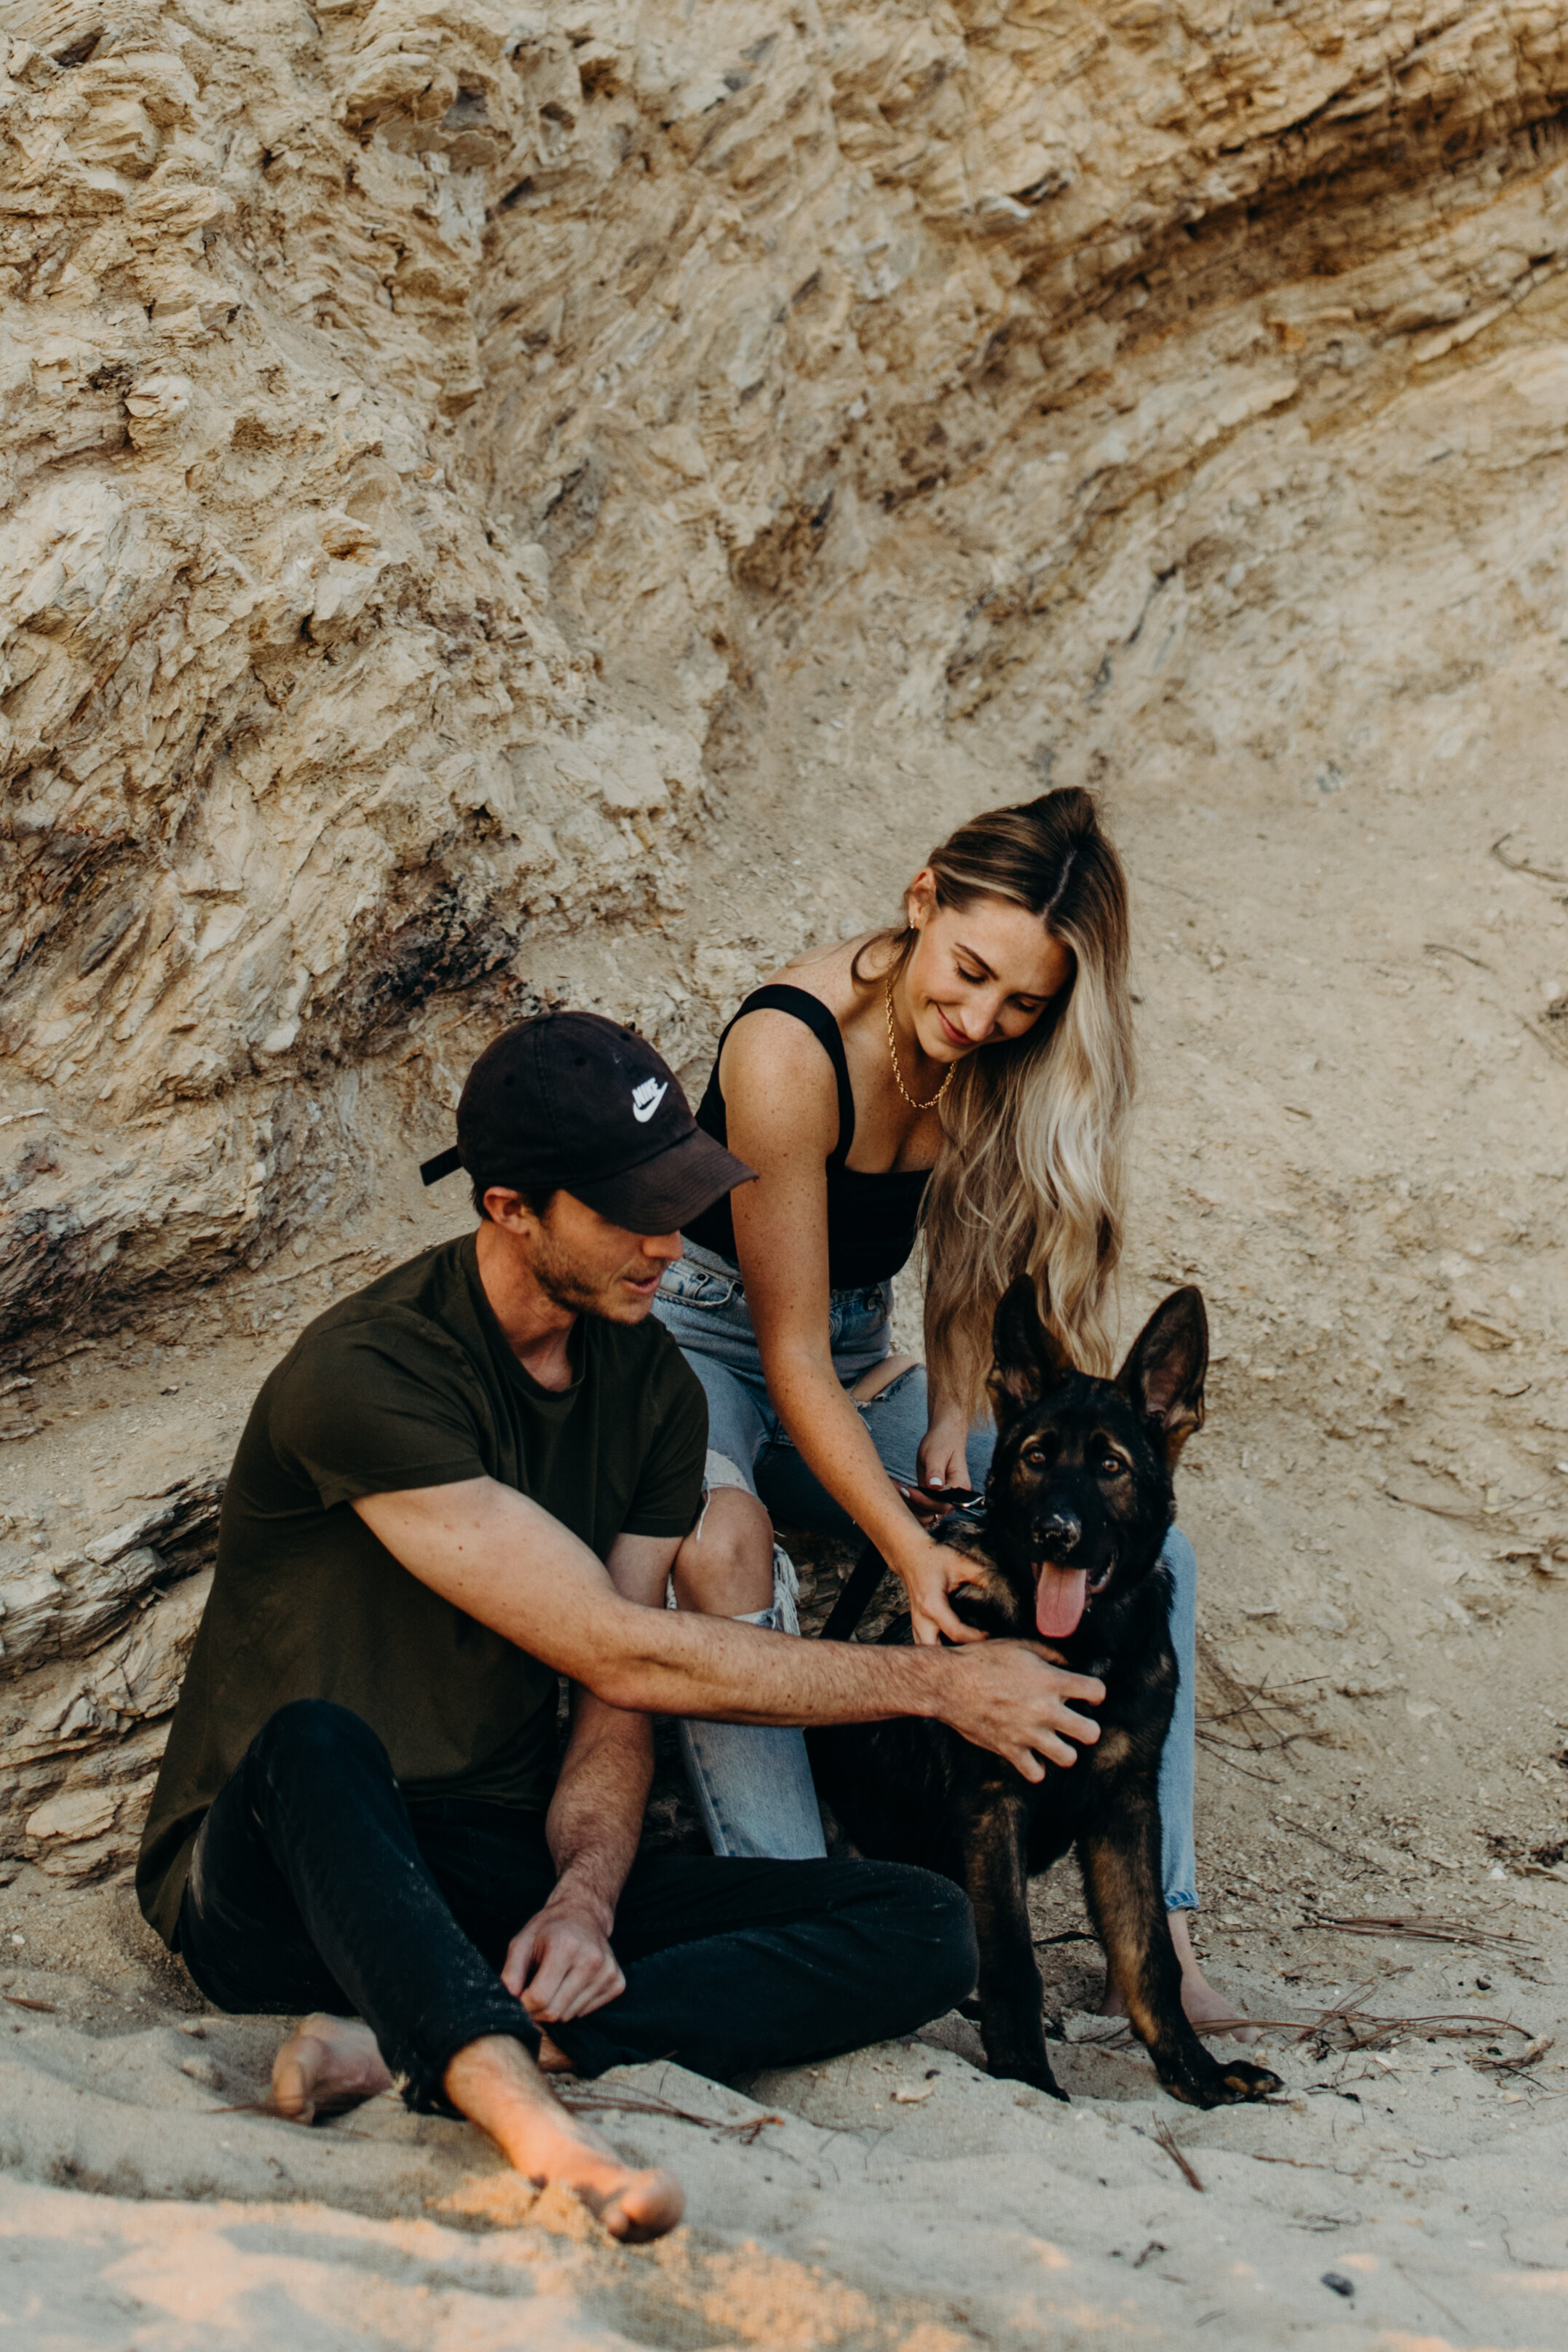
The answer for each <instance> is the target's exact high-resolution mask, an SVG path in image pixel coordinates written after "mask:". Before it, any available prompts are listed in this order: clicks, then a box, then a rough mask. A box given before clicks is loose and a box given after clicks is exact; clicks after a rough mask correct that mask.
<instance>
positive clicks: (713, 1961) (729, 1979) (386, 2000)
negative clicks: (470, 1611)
mask: <svg viewBox="0 0 1568 2352" xmlns="http://www.w3.org/2000/svg"><path fill="white" fill-rule="evenodd" d="M554 1883H555V1871H554V1866H553V1864H552V1861H551V1858H550V1851H549V1848H548V1846H547V1844H546V1843H545V1836H544V1822H543V1820H542V1817H541V1816H540V1815H538V1814H534V1813H521V1812H517V1811H513V1810H512V1809H511V1808H510V1807H508V1806H505V1805H497V1804H489V1803H477V1802H472V1801H461V1800H454V1799H444V1800H443V1799H416V1800H413V1801H410V1800H408V1799H405V1796H404V1794H403V1791H402V1790H400V1789H399V1787H398V1785H397V1782H396V1781H395V1779H394V1778H393V1772H392V1765H391V1762H390V1760H389V1759H388V1757H387V1753H386V1750H385V1748H384V1747H383V1746H382V1744H381V1741H380V1740H379V1739H378V1738H376V1736H375V1734H374V1731H372V1730H371V1728H370V1727H369V1726H368V1725H367V1724H366V1723H364V1722H363V1721H362V1720H361V1718H360V1717H358V1716H357V1715H353V1714H351V1713H350V1711H349V1710H348V1709H347V1708H346V1707H341V1706H333V1705H332V1704H331V1702H330V1701H328V1700H325V1699H300V1700H296V1701H295V1702H294V1704H293V1705H292V1706H285V1707H282V1708H280V1709H279V1712H278V1713H277V1714H276V1715H275V1716H274V1717H272V1719H271V1721H270V1722H269V1723H268V1725H267V1726H266V1727H265V1729H264V1730H262V1731H261V1732H259V1733H258V1736H257V1738H255V1739H254V1740H253V1741H252V1742H251V1745H250V1747H249V1748H247V1751H246V1754H245V1757H244V1759H242V1761H241V1763H240V1764H239V1766H238V1769H237V1770H236V1771H235V1772H234V1773H233V1774H232V1775H231V1776H230V1778H229V1779H228V1780H226V1782H225V1783H224V1786H223V1788H222V1789H221V1790H219V1792H218V1795H217V1798H216V1802H215V1803H214V1805H213V1808H212V1811H210V1812H209V1813H208V1815H207V1817H206V1820H205V1822H204V1823H203V1825H202V1832H201V1835H200V1837H199V1838H198V1839H197V1841H196V1846H195V1854H194V1856H193V1858H192V1863H191V1874H190V1879H189V1882H188V1883H187V1885H186V1888H185V1895H184V1903H183V1905H182V1906H181V1910H180V1934H179V1948H180V1955H181V1958H183V1959H184V1963H185V1966H186V1968H187V1969H189V1970H190V1972H191V1975H192V1976H193V1977H194V1978H195V1982H196V1984H197V1985H198V1986H199V1987H200V1989H201V1990H202V1991H203V1992H204V1993H205V1995H206V1997H207V1999H208V2000H211V2001H212V2002H214V2003H215V2004H216V2007H218V2008H219V2009H227V2010H235V2011H253V2012H254V2011H261V2012H263V2013H264V2014H267V2015H276V2014H282V2013H289V2014H298V2013H300V2012H301V2011H307V2010H316V2009H319V2010H325V2011H328V2012H329V2013H330V2014H332V2015H336V2016H357V2017H363V2019H364V2020H365V2021H366V2022H367V2024H369V2025H370V2026H371V2028H372V2029H373V2031H374V2034H375V2037H376V2040H377V2042H379V2043H380V2045H381V2053H382V2055H383V2057H384V2059H385V2061H386V2063H387V2065H388V2066H389V2067H390V2068H391V2070H392V2072H393V2073H394V2074H399V2075H403V2076H405V2078H406V2088H405V2092H404V2096H405V2099H406V2100H407V2102H408V2104H409V2105H410V2106H412V2107H416V2108H419V2109H423V2110H425V2111H426V2112H430V2111H433V2110H443V2111H444V2110H446V2101H445V2099H444V2097H443V2095H442V2091H441V2084H442V2080H443V2077H444V2076H445V2074H446V2071H447V2065H448V2063H450V2061H451V2060H452V2058H453V2057H454V2056H455V2055H456V2053H458V2051H459V2050H462V2049H464V2048H466V2047H467V2045H468V2043H469V2042H475V2041H478V2040H479V2037H480V2036H481V2035H482V2034H487V2033H507V2034H510V2035H512V2036H513V2037H515V2039H516V2040H518V2041H519V2042H523V2043H525V2044H526V2045H527V2046H528V2047H529V2048H530V2049H536V2048H537V2047H538V2042H539V2035H538V2031H537V2029H536V2028H535V2027H534V2025H533V2024H532V2022H531V2020H530V2019H529V2016H528V2013H527V2011H525V2010H524V2009H523V2008H522V2006H521V2003H520V2002H519V2001H517V2000H514V1999H513V1998H512V1996H511V1994H510V1993H509V1992H508V1990H506V1987H505V1986H504V1985H503V1984H502V1983H501V1982H500V1977H499V1975H498V1974H497V1971H498V1969H500V1966H501V1963H502V1961H503V1959H504V1958H505V1956H506V1948H507V1946H508V1944H509V1943H510V1940H511V1938H512V1937H513V1936H514V1935H515V1934H516V1933H517V1931H518V1929H519V1928H520V1927H521V1926H522V1924H523V1922H524V1920H525V1919H528V1918H530V1917H531V1916H532V1914H533V1913H534V1912H535V1911H537V1910H538V1909H539V1908H540V1907H541V1906H542V1904H543V1902H544V1900H545V1898H546V1896H547V1895H549V1893H550V1890H551V1888H552V1886H553V1885H554ZM613 1941H614V1946H615V1952H616V1958H617V1960H618V1961H619V1962H620V1965H621V1968H622V1970H623V1972H624V1974H625V1976H626V1990H625V1991H624V1992H622V1993H621V1994H620V1995H619V1996H618V1997H617V1998H616V2000H612V2001H609V2002H607V2003H606V2004H605V2007H604V2008H603V2009H597V2010H595V2011H593V2012H592V2014H591V2015H589V2016H587V2017H579V2018H574V2019H573V2021H571V2022H570V2023H569V2024H552V2026H551V2027H550V2038H551V2040H552V2042H555V2043H556V2044H557V2046H558V2047H559V2048H560V2049H562V2050H563V2051H564V2052H565V2053H566V2055H567V2056H568V2057H569V2058H570V2059H571V2061H572V2063H573V2065H574V2067H575V2068H576V2070H577V2072H578V2073H579V2074H602V2073H603V2072H604V2070H605V2067H606V2066H618V2065H635V2064H637V2063H638V2062H640V2061H642V2060H644V2059H651V2058H673V2059H675V2060H676V2061H677V2062H678V2063H679V2064H680V2065H682V2066H689V2067H690V2068H691V2070H692V2072H693V2073H695V2074H707V2075H710V2076H711V2077H713V2078H714V2079H715V2080H718V2081H721V2082H723V2081H729V2080H731V2079H732V2078H733V2077H734V2076H736V2075H738V2074H744V2073H746V2072H748V2071H749V2070H750V2069H752V2068H753V2067H759V2066H787V2065H795V2064H799V2063H803V2062H804V2061H805V2060H808V2059H814V2058H826V2057H830V2056H832V2055H833V2054H834V2053H836V2052H838V2051H841V2050H856V2049H859V2048H861V2047H862V2046H863V2045H864V2044H865V2043H867V2042H881V2041H886V2040H888V2039H889V2038H890V2037H891V2036H893V2035H896V2034H900V2033H910V2032H914V2030H915V2029H916V2027H917V2026H921V2025H924V2024H925V2023H926V2022H927V2021H929V2020H930V2019H931V2018H933V2017H940V2016H941V2015H942V2014H943V2012H944V2011H947V2010H949V2009H951V2008H952V2006H953V2005H954V2003H955V2002H957V2001H959V2000H963V1998H964V1996H965V1995H966V1994H967V1993H968V1992H970V1991H971V1990H973V1984H974V1975H975V1947H974V1927H973V1919H972V1918H971V1916H970V1910H969V1905H968V1902H967V1900H966V1898H965V1897H964V1895H963V1894H962V1893H961V1892H960V1890H959V1889H958V1888H957V1887H955V1886H953V1885H951V1884H950V1883H949V1882H948V1881H947V1880H946V1879H945V1878H939V1877H937V1876H936V1875H935V1874H934V1873H932V1872H930V1871H925V1870H913V1869H910V1868H909V1867H908V1866H907V1865H906V1864H901V1863H889V1862H758V1861H747V1860H740V1859H732V1860H723V1861H721V1860H719V1859H717V1858H715V1857H713V1856H710V1855H707V1854H648V1855H645V1856H639V1858H638V1859H637V1861H636V1862H634V1863H633V1864H632V1867H631V1871H630V1874H629V1875H628V1876H627V1879H626V1886H625V1889H624V1890H623V1892H622V1895H621V1900H620V1903H619V1906H618V1907H617V1909H616V1926H615V1934H614V1938H613Z"/></svg>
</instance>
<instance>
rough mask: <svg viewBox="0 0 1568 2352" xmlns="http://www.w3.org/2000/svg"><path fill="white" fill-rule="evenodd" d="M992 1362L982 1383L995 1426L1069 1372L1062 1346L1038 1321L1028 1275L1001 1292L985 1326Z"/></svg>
mask: <svg viewBox="0 0 1568 2352" xmlns="http://www.w3.org/2000/svg"><path fill="white" fill-rule="evenodd" d="M991 1348H992V1353H993V1355H994V1358H995V1361H994V1364H993V1366H992V1370H991V1378H990V1380H989V1381H988V1382H987V1383H986V1385H987V1387H988V1388H989V1390H990V1392H991V1408H992V1411H993V1412H994V1413H995V1415H996V1426H997V1428H998V1429H1005V1427H1006V1426H1007V1423H1009V1422H1010V1421H1015V1420H1016V1418H1017V1416H1018V1415H1019V1413H1021V1412H1026V1411H1027V1410H1028V1409H1029V1407H1030V1406H1032V1405H1037V1404H1038V1403H1039V1401H1040V1399H1041V1398H1042V1397H1043V1396H1044V1395H1046V1394H1047V1391H1049V1390H1051V1389H1054V1388H1059V1387H1060V1385H1061V1383H1062V1381H1065V1380H1066V1379H1067V1377H1068V1373H1069V1372H1070V1371H1071V1370H1072V1362H1071V1360H1070V1359H1069V1357H1068V1352H1067V1349H1065V1348H1064V1347H1063V1346H1062V1344H1061V1341H1060V1340H1059V1339H1057V1338H1056V1337H1055V1336H1054V1334H1053V1333H1051V1332H1049V1331H1047V1328H1046V1327H1045V1325H1044V1324H1043V1323H1042V1322H1041V1320H1040V1310H1039V1307H1038V1305H1037V1301H1036V1297H1035V1286H1034V1282H1033V1280H1032V1279H1031V1277H1030V1276H1028V1275H1026V1274H1021V1275H1020V1276H1018V1279H1017V1281H1016V1282H1015V1283H1013V1284H1011V1285H1010V1286H1009V1287H1008V1288H1007V1289H1006V1290H1005V1291H1004V1292H1003V1294H1002V1297H1001V1300H1000V1302H999V1304H998V1306H997V1308H996V1318H995V1320H994V1323H993V1324H992V1327H991Z"/></svg>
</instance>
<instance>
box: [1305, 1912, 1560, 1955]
mask: <svg viewBox="0 0 1568 2352" xmlns="http://www.w3.org/2000/svg"><path fill="white" fill-rule="evenodd" d="M1301 1925H1302V1927H1331V1928H1333V1929H1335V1930H1336V1931H1337V1932H1338V1933H1339V1934H1340V1935H1342V1936H1402V1937H1408V1938H1410V1939H1411V1940H1413V1941H1421V1942H1426V1943H1429V1944H1475V1945H1478V1946H1479V1947H1480V1948H1482V1949H1489V1950H1493V1951H1500V1952H1504V1953H1509V1952H1514V1953H1517V1954H1518V1955H1519V1957H1520V1958H1521V1959H1526V1960H1539V1959H1540V1958H1541V1955H1540V1953H1539V1952H1531V1951H1529V1950H1527V1948H1526V1947H1525V1945H1524V1943H1523V1941H1522V1939H1521V1937H1518V1936H1516V1935H1515V1934H1514V1933H1513V1931H1512V1929H1511V1928H1498V1927H1470V1926H1469V1925H1468V1922H1467V1921H1465V1920H1463V1919H1422V1918H1409V1919H1401V1918H1389V1919H1378V1918H1371V1917H1368V1918H1355V1919H1325V1918H1322V1917H1319V1918H1316V1919H1303V1920H1302V1922H1301Z"/></svg>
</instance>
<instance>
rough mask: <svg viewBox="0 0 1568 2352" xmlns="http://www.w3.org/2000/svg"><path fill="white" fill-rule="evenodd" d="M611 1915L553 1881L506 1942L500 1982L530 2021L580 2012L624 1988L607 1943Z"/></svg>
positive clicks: (557, 2020)
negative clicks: (551, 1889)
mask: <svg viewBox="0 0 1568 2352" xmlns="http://www.w3.org/2000/svg"><path fill="white" fill-rule="evenodd" d="M613 1925H614V1921H613V1918H609V1917H606V1916H605V1911H604V1906H603V1905H602V1904H600V1903H598V1902H597V1901H596V1900H595V1898H594V1897H593V1896H592V1895H581V1894H576V1893H574V1892H573V1891H572V1890H570V1889H567V1890H565V1891H564V1892H563V1889H562V1888H561V1887H557V1888H556V1890H555V1893H554V1894H553V1895H552V1896H551V1898H550V1900H549V1902H548V1903H547V1904H546V1905H545V1906H544V1908H543V1909H542V1911H536V1912H535V1913H534V1915H533V1916H532V1918H531V1919H530V1920H528V1921H527V1922H526V1923H525V1924H524V1925H523V1926H522V1927H520V1928H519V1929H518V1931H517V1934H516V1935H515V1936H514V1937H512V1939H511V1942H510V1944H509V1945H508V1947H507V1955H506V1965H505V1967H504V1968H503V1969H501V1982H502V1984H504V1985H505V1987H506V1989H507V1990H508V1991H509V1992H510V1993H515V1994H516V1996H517V1998H518V2000H521V2003H522V2005H523V2007H524V2009H526V2010H527V2011H528V2013H529V2015H530V2017H531V2019H532V2020H533V2022H534V2023H535V2025H562V2024H565V2023H566V2022H567V2021H569V2020H570V2019H572V2018H574V2017H586V2016H587V2015H588V2013H589V2011H591V2010H595V2009H603V2007H604V2006H605V2002H606V2001H607V2000H615V1998H616V1995H617V1993H621V1992H624V1991H625V1990H626V1978H625V1977H624V1976H623V1975H622V1974H621V1969H620V1963H619V1962H618V1961H617V1959H616V1956H615V1954H614V1952H613V1951H612V1950H611V1949H610V1929H611V1927H612V1926H613Z"/></svg>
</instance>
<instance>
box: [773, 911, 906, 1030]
mask: <svg viewBox="0 0 1568 2352" xmlns="http://www.w3.org/2000/svg"><path fill="white" fill-rule="evenodd" d="M881 937H882V933H881V932H880V931H859V932H858V933H857V934H856V936H855V938H854V939H852V940H836V941H835V943H834V945H833V946H832V947H827V948H805V949H803V950H801V952H800V954H799V955H796V956H792V957H791V958H790V960H789V961H788V963H786V964H781V965H780V967H779V969H778V971H774V972H770V973H769V975H768V978H767V980H766V981H765V982H764V983H763V985H764V986H765V987H768V988H798V989H803V990H804V991H805V993H806V994H807V995H808V996H815V997H816V999H817V1002H818V1003H822V1004H826V1007H827V1010H828V1011H829V1013H832V1015H833V1017H834V1019H835V1020H836V1021H837V1022H838V1023H840V1024H842V1023H844V1022H846V1021H847V1020H849V1019H851V1018H852V1016H853V1015H854V1014H855V1013H858V1011H859V1009H860V1007H861V1006H862V1005H863V1004H864V1003H865V1001H866V992H867V986H868V982H875V980H876V979H877V978H878V977H879V972H877V971H870V970H868V968H867V964H866V963H863V962H861V958H862V955H863V951H864V950H866V949H868V948H870V947H873V946H875V944H876V942H877V941H878V940H879V939H880V938H881ZM868 961H870V960H869V959H868ZM857 967H859V968H858V970H857Z"/></svg>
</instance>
